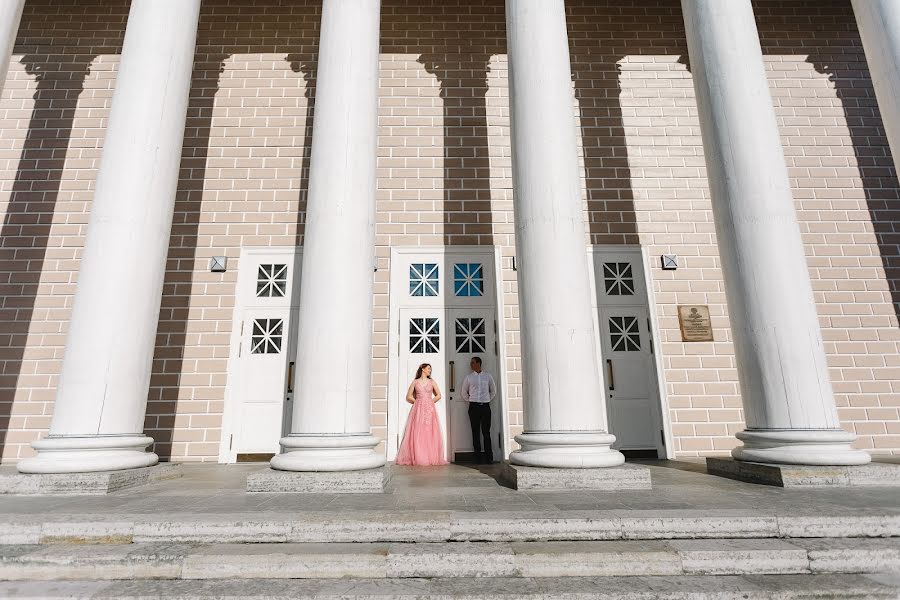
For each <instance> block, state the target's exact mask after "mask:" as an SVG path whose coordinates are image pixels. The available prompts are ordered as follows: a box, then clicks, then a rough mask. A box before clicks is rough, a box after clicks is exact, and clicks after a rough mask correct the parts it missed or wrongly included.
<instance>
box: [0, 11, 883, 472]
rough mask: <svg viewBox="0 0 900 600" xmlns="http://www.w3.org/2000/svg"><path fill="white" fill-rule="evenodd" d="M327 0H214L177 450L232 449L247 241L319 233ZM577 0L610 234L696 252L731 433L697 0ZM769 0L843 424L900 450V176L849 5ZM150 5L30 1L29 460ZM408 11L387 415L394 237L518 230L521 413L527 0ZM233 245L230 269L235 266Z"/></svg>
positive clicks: (699, 449)
mask: <svg viewBox="0 0 900 600" xmlns="http://www.w3.org/2000/svg"><path fill="white" fill-rule="evenodd" d="M319 6H320V3H319V2H318V1H315V0H253V1H251V0H204V3H203V15H202V18H201V28H200V35H199V42H198V50H197V61H196V65H195V73H194V85H193V87H192V91H191V104H190V112H189V120H188V125H187V136H186V141H185V151H184V158H183V163H182V177H181V182H180V184H179V195H178V202H177V206H176V215H175V224H174V226H173V232H172V244H171V247H170V251H169V262H168V266H169V271H168V274H167V278H166V285H165V296H164V298H163V308H162V311H161V315H160V328H159V334H158V344H157V352H156V359H155V361H154V377H153V382H152V389H151V391H150V397H149V404H148V416H147V422H146V428H147V432H148V434H150V435H152V436H153V437H154V438H155V439H156V440H157V445H156V451H157V452H159V453H160V454H161V455H162V456H163V457H165V458H174V459H179V460H215V459H216V457H217V453H218V441H219V439H220V436H221V414H222V409H223V402H224V386H225V383H226V362H227V358H228V353H229V336H230V329H231V323H232V308H233V305H234V298H233V295H234V284H235V281H236V273H237V271H236V268H240V266H239V265H238V264H237V260H238V257H239V255H240V249H241V248H242V247H248V246H267V245H275V246H286V245H287V246H290V245H293V244H298V243H302V231H303V227H302V224H303V212H302V207H303V205H304V202H305V197H304V194H305V189H306V174H307V173H306V169H307V162H308V149H309V136H310V132H311V112H310V110H308V108H309V105H310V104H311V101H310V97H311V96H313V95H314V83H315V60H316V45H317V37H318V32H317V28H318V19H319ZM567 6H568V8H569V30H570V36H571V50H572V63H573V73H574V90H575V95H576V98H577V102H578V106H579V118H580V124H581V129H580V131H581V136H580V137H581V145H582V156H583V161H584V172H585V182H586V186H585V187H586V210H587V213H586V214H587V217H588V220H589V226H588V229H589V231H588V232H587V234H588V235H587V238H586V239H587V240H589V241H590V242H592V243H598V244H641V245H642V246H644V247H646V248H647V250H648V253H649V255H650V256H651V258H654V259H657V258H658V256H659V255H660V254H663V253H676V254H678V255H679V256H681V257H682V265H683V266H682V268H681V269H679V270H678V271H676V272H668V271H666V272H664V271H661V270H660V269H659V268H654V269H653V271H652V277H653V281H654V294H655V298H656V301H657V308H656V311H657V316H658V318H659V323H660V329H661V331H660V335H661V338H662V339H661V342H662V344H661V345H662V353H663V357H664V358H663V364H664V371H665V372H664V376H665V380H666V392H667V396H668V402H669V405H670V411H669V415H670V417H671V420H672V427H673V433H674V435H675V444H676V447H675V450H676V452H677V453H678V454H679V455H681V456H693V455H703V454H709V453H714V452H722V451H724V450H727V449H728V448H730V447H731V446H732V445H733V444H734V443H735V440H734V438H733V437H732V436H733V433H734V432H735V431H737V430H739V429H740V428H741V427H742V425H741V419H742V411H741V404H740V395H739V391H738V386H737V375H736V370H735V365H734V359H733V354H732V348H731V344H730V332H729V328H728V320H727V311H726V308H725V299H724V291H723V286H722V280H721V273H720V271H719V260H718V256H717V252H716V246H715V235H714V228H713V225H712V215H711V212H710V205H709V200H708V189H707V186H706V182H705V167H704V162H703V155H702V146H701V143H700V136H699V128H698V121H697V115H696V106H695V103H694V99H693V88H692V83H691V79H690V72H689V70H688V66H687V64H686V63H687V61H686V58H685V56H686V48H685V42H684V32H683V25H682V22H681V15H680V9H679V3H678V2H677V1H674V0H666V1H658V2H646V1H638V0H634V1H629V0H623V1H616V2H612V1H610V2H607V1H603V0H570V1H569V2H567ZM755 6H756V11H757V17H758V21H759V27H760V32H761V37H762V42H763V46H764V53H765V54H766V63H767V68H768V73H769V77H770V83H771V87H772V92H773V95H774V98H775V104H776V110H777V114H778V118H779V125H780V126H781V131H782V136H783V141H784V146H785V151H786V154H787V157H788V162H789V167H790V169H791V178H792V183H793V186H794V191H795V198H796V201H797V208H798V214H799V216H800V220H801V227H802V229H803V232H804V241H805V242H806V248H807V256H808V259H809V264H810V274H811V277H812V278H813V285H814V288H815V290H816V298H817V302H818V309H819V314H820V318H821V322H822V327H823V331H824V335H825V339H826V344H827V350H828V355H829V365H830V367H831V377H832V379H833V381H834V384H835V391H836V393H837V401H838V405H839V407H840V408H839V409H840V412H841V418H842V422H843V423H844V425H845V427H846V428H848V429H849V430H851V431H855V432H856V433H858V434H859V435H860V441H859V446H860V447H864V448H874V449H876V450H878V451H882V452H891V451H894V452H900V417H898V409H900V383H898V381H900V359H898V356H900V353H898V349H900V348H898V344H900V329H898V323H897V310H898V304H897V303H896V302H895V301H896V300H900V290H898V283H897V282H898V279H900V250H898V246H900V236H898V233H897V232H896V230H897V228H898V225H897V223H898V222H900V218H898V216H900V201H898V190H900V185H898V183H897V179H896V176H895V172H894V170H893V168H892V161H891V158H890V155H889V152H888V149H887V144H886V141H885V139H884V133H883V131H882V129H881V122H880V118H879V117H878V113H877V108H876V105H875V100H874V94H873V91H872V87H871V81H870V80H869V78H868V74H867V72H866V66H865V61H864V57H863V54H862V50H861V47H860V44H859V39H858V35H857V33H856V31H855V26H854V22H853V18H852V13H851V11H850V7H849V3H847V2H844V1H834V2H813V1H802V2H801V1H792V2H782V1H778V2H776V1H774V0H772V1H768V0H767V1H765V2H757V3H755ZM126 16H127V2H125V1H124V0H102V1H101V0H93V1H83V0H79V1H78V2H76V1H75V0H29V2H28V3H27V8H26V14H25V17H24V19H23V26H22V30H21V32H20V36H19V41H18V44H17V46H16V51H15V54H16V56H15V57H14V60H13V64H12V66H11V68H10V73H9V76H8V78H7V83H6V87H5V89H4V92H3V95H2V98H0V164H2V165H3V166H2V177H0V211H2V214H4V220H3V226H2V240H0V289H2V300H0V302H2V304H0V364H2V367H0V430H7V431H6V433H5V437H3V436H4V434H3V433H0V439H2V442H0V445H2V457H3V459H4V460H6V461H10V460H15V459H17V458H20V457H24V456H27V455H29V454H30V452H31V450H30V448H29V446H28V444H29V442H31V441H33V440H34V439H37V438H38V437H39V436H40V435H42V434H43V432H44V431H46V429H47V427H48V425H49V419H50V415H52V410H53V406H52V403H53V398H54V390H55V385H56V380H57V377H56V374H57V372H58V369H59V363H60V360H61V358H62V350H63V345H64V341H65V332H66V326H67V319H68V314H69V309H70V307H71V300H72V294H73V292H74V283H75V280H76V277H77V268H78V257H79V255H80V249H81V247H82V245H83V241H84V240H83V235H84V229H85V224H86V220H87V213H88V211H89V209H90V199H91V196H92V190H93V184H94V178H95V175H96V169H97V167H98V165H99V159H100V148H101V146H102V143H103V133H104V127H105V123H106V117H107V115H108V110H109V105H110V99H111V94H112V92H111V90H112V87H113V85H114V82H115V69H116V67H117V64H118V53H119V51H120V46H121V41H122V35H123V32H124V24H125V18H126ZM382 23H383V25H382V57H381V98H380V108H379V126H380V144H379V161H378V169H379V173H378V176H379V180H378V181H379V190H378V215H379V216H378V228H377V233H378V257H379V270H378V273H377V277H376V279H377V282H376V291H375V294H376V308H375V334H376V335H375V341H376V343H375V346H374V348H373V356H374V357H375V373H374V375H373V381H372V386H373V387H372V398H373V402H372V410H373V430H374V431H375V433H376V434H377V435H380V436H384V435H385V434H386V418H387V415H386V412H387V373H386V371H387V332H388V301H389V295H388V292H389V290H388V287H389V286H388V282H389V281H390V271H389V269H390V264H389V256H390V248H391V247H392V246H419V245H422V246H426V245H427V246H434V245H445V244H447V245H495V246H498V247H499V248H500V251H501V252H502V256H503V258H502V265H503V269H502V272H501V276H502V279H503V289H504V298H503V300H504V308H503V312H504V315H503V316H504V321H505V326H506V340H505V342H506V352H507V364H506V369H507V373H506V382H507V389H506V392H507V396H508V399H509V403H510V416H509V417H510V422H511V424H512V427H513V433H515V432H517V431H518V430H519V429H520V428H521V422H522V421H521V416H522V415H521V387H520V381H521V377H520V373H519V369H520V361H519V345H518V343H519V337H518V322H517V309H516V293H515V288H516V283H515V273H514V272H513V271H512V269H511V268H509V267H510V262H511V257H512V255H513V254H514V249H513V245H514V242H513V225H512V198H511V179H510V177H511V172H510V158H509V138H508V135H509V113H508V96H507V87H506V76H507V73H506V57H505V37H504V29H505V24H504V17H503V2H502V1H501V0H490V1H481V0H424V1H417V2H410V1H407V0H384V2H383V18H382ZM220 254H224V255H227V256H229V257H230V260H231V263H230V267H231V268H230V270H229V272H228V273H227V274H225V275H218V274H211V273H209V272H208V269H207V264H208V260H209V257H210V256H213V255H220ZM654 265H656V262H655V261H654ZM892 294H893V298H892ZM688 303H699V304H708V305H710V308H711V310H712V312H713V315H714V325H715V338H716V342H714V343H709V344H705V343H700V344H697V343H695V344H684V343H681V342H680V337H679V332H678V323H677V318H676V316H675V306H676V305H677V304H688ZM7 421H8V422H7Z"/></svg>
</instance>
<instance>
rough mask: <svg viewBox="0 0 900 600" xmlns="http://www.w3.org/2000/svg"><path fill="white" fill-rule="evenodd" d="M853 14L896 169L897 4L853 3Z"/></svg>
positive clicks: (899, 104) (899, 125)
mask: <svg viewBox="0 0 900 600" xmlns="http://www.w3.org/2000/svg"><path fill="white" fill-rule="evenodd" d="M853 12H854V13H855V14H856V24H857V26H858V27H859V36H860V38H862V43H863V49H864V50H865V53H866V60H867V61H868V63H869V73H871V76H872V85H873V86H874V87H875V96H876V97H877V99H878V108H879V109H880V111H881V120H882V121H883V122H884V130H885V132H886V133H887V138H888V143H890V145H891V154H892V155H893V157H894V165H895V166H897V164H898V163H900V159H898V157H900V2H897V1H896V0H853Z"/></svg>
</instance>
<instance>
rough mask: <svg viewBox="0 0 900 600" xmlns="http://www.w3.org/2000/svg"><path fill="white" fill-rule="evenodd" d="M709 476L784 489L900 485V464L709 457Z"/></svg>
mask: <svg viewBox="0 0 900 600" xmlns="http://www.w3.org/2000/svg"><path fill="white" fill-rule="evenodd" d="M706 470H707V472H708V473H709V474H710V475H718V476H719V477H727V478H728V479H737V480H738V481H746V482H748V483H761V484H764V485H773V486H777V487H785V488H797V487H857V486H900V464H891V463H878V462H873V463H869V464H867V465H859V466H835V467H829V466H810V465H779V464H771V463H754V462H746V461H740V460H735V459H733V458H731V457H712V456H711V457H709V458H707V459H706Z"/></svg>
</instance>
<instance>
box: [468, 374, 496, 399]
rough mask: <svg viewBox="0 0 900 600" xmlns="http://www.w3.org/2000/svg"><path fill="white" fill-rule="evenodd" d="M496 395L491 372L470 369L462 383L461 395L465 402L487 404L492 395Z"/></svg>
mask: <svg viewBox="0 0 900 600" xmlns="http://www.w3.org/2000/svg"><path fill="white" fill-rule="evenodd" d="M496 395H497V387H496V386H495V385H494V378H493V377H491V374H490V373H488V372H486V371H482V372H481V373H476V372H475V371H472V372H471V373H469V374H468V375H466V379H465V381H463V385H462V397H463V400H465V401H466V402H478V403H480V404H487V403H488V402H490V401H491V400H492V399H493V398H494V396H496Z"/></svg>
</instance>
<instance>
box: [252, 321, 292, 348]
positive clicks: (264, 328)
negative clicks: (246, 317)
mask: <svg viewBox="0 0 900 600" xmlns="http://www.w3.org/2000/svg"><path fill="white" fill-rule="evenodd" d="M283 329H284V320H283V319H254V321H253V334H252V335H251V336H250V353H251V354H278V353H280V352H281V339H282V337H283V336H282V330H283Z"/></svg>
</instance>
